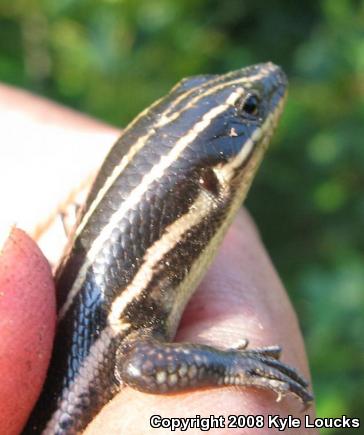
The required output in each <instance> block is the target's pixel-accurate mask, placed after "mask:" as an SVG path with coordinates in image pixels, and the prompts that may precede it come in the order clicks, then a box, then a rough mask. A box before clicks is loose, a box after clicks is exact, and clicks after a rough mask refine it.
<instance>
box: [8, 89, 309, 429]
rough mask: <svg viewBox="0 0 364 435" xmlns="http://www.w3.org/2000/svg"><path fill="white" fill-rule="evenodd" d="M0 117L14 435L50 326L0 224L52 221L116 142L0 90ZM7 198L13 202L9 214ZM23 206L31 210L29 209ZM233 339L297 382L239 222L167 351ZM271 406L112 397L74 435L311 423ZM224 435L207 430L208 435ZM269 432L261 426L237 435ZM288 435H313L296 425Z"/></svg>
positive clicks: (221, 399)
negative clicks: (160, 423)
mask: <svg viewBox="0 0 364 435" xmlns="http://www.w3.org/2000/svg"><path fill="white" fill-rule="evenodd" d="M0 117H1V118H2V119H6V121H7V122H6V123H4V129H3V130H5V131H2V138H3V139H2V140H3V141H4V142H3V143H4V144H6V145H5V148H6V149H5V148H4V149H3V148H2V149H1V151H0V152H1V154H2V156H1V158H0V160H1V162H2V163H0V181H1V183H2V184H1V185H2V186H6V194H7V196H6V202H5V204H8V205H9V207H4V212H5V215H4V214H3V215H2V217H1V221H0V326H1V329H0V334H1V335H2V337H1V339H0V404H1V406H0V433H2V434H17V433H19V431H20V429H21V427H22V426H23V425H24V423H25V421H26V419H27V416H28V415H29V413H30V411H31V408H32V407H33V405H34V403H35V401H36V398H37V395H38V394H39V392H40V389H41V384H42V381H43V379H44V377H45V373H46V369H47V364H48V361H49V357H50V353H51V343H52V337H53V334H54V325H55V318H56V314H55V298H54V287H53V282H52V279H51V273H50V267H49V266H48V263H47V260H46V259H45V257H44V256H43V255H42V253H41V252H40V250H39V249H38V247H37V246H36V244H35V243H34V242H33V241H32V240H31V239H30V238H29V237H28V236H27V235H26V234H25V233H24V232H23V231H21V230H19V229H17V228H14V227H13V229H12V230H10V227H9V223H10V224H11V223H18V226H23V225H22V223H23V222H24V226H25V227H26V229H27V230H28V232H30V233H33V234H35V233H36V231H35V228H38V229H39V225H38V224H39V222H45V221H46V220H47V219H46V214H47V213H48V214H52V213H54V209H55V208H56V206H57V203H59V204H60V203H62V202H64V201H65V200H66V199H67V198H68V197H69V192H70V190H72V188H73V186H74V185H81V184H82V182H83V181H84V180H86V179H87V178H88V177H89V176H90V174H92V173H94V172H95V170H96V168H97V166H98V165H99V162H100V160H102V158H103V156H104V155H105V154H106V152H107V150H108V149H109V148H110V146H111V145H112V143H113V141H114V140H115V139H116V138H117V136H118V134H119V130H117V129H115V128H113V127H110V126H107V125H105V124H102V123H100V122H99V121H96V120H93V119H91V118H88V117H86V116H83V115H80V114H78V113H76V112H73V111H70V110H69V109H65V108H63V107H61V106H58V105H56V104H54V103H51V102H49V101H46V100H42V99H39V98H38V97H35V96H32V95H30V94H27V93H24V92H22V91H19V90H15V89H12V88H9V87H7V86H0ZM7 150H11V151H7ZM16 150H17V151H18V154H16V155H17V157H16V158H14V155H15V154H14V153H16V152H17V151H16ZM32 150H36V151H35V152H33V154H32V157H33V158H32V159H30V158H29V159H28V158H27V157H26V156H27V155H28V154H27V153H29V152H31V151H32ZM86 152H87V157H88V158H85V157H84V155H85V153H86ZM3 153H4V154H3ZM55 153H56V158H55ZM34 155H35V157H34ZM14 162H16V165H14ZM1 165H3V167H1ZM9 177H10V179H9ZM44 179H46V180H47V182H46V183H45V182H44ZM69 179H71V181H70V180H69ZM24 180H26V182H24ZM34 192H36V193H34ZM14 197H16V199H17V200H16V201H13V202H12V201H11V198H14ZM34 203H35V204H37V206H31V205H32V204H34ZM24 216H26V217H27V219H26V220H25V221H24V219H23V217H24ZM37 225H38V227H37ZM57 237H58V236H57ZM44 249H45V252H47V255H48V257H52V258H53V257H56V254H57V252H56V253H54V252H52V249H53V251H55V250H58V251H59V249H60V247H59V246H57V247H54V244H53V243H50V244H49V245H48V246H47V245H44ZM58 253H59V252H58ZM4 325H5V326H4ZM245 338H248V339H249V347H252V348H253V347H261V346H267V345H273V344H279V345H281V346H282V348H283V352H282V360H283V361H284V362H285V363H287V364H290V365H292V366H294V367H296V368H297V369H298V370H299V371H300V372H301V373H302V374H303V375H304V376H305V377H306V378H309V370H308V364H307V359H306V356H305V350H304V345H303V340H302V336H301V333H300V330H299V326H298V322H297V318H296V315H295V313H294V311H293V309H292V306H291V304H290V301H289V299H288V297H287V294H286V292H285V290H284V288H283V286H282V283H281V281H280V280H279V278H278V275H277V273H276V271H275V269H274V267H273V266H272V263H271V261H270V259H269V257H268V255H267V253H266V250H265V248H264V247H263V245H262V242H261V240H260V237H259V234H258V232H257V229H256V227H255V225H254V223H253V222H252V220H251V218H250V217H249V216H248V214H247V212H245V211H243V210H242V211H241V212H240V213H239V215H238V216H237V218H236V220H235V221H234V223H233V225H232V227H231V228H230V230H229V232H228V234H227V236H226V238H225V240H224V242H223V244H222V246H221V248H220V250H219V253H218V255H217V258H216V259H215V261H214V263H213V265H212V267H211V268H210V269H209V271H208V273H207V275H206V277H205V278H204V280H203V282H202V283H201V285H200V286H199V288H198V289H197V291H196V293H195V295H194V296H193V297H192V299H191V301H190V303H189V304H188V306H187V308H186V311H185V313H184V315H183V318H182V322H181V325H180V327H179V330H178V334H177V337H176V340H181V341H189V342H194V343H206V344H210V345H214V346H217V347H221V348H227V347H232V346H234V345H236V344H237V343H239V342H242V340H243V339H245ZM276 398H277V397H276V395H275V394H274V393H272V392H270V391H263V390H257V389H253V388H236V387H235V388H233V387H225V388H209V389H203V390H198V391H189V392H184V393H179V394H173V395H165V396H157V395H149V394H143V393H140V392H137V391H134V390H132V389H130V388H123V389H122V390H121V392H120V393H119V394H118V395H117V396H116V397H115V398H114V399H113V400H112V401H111V402H110V403H109V404H108V405H107V406H106V407H105V408H104V409H103V411H102V412H101V413H100V414H99V415H98V416H97V418H96V419H95V420H94V421H93V422H92V423H91V424H90V425H89V427H88V428H87V430H86V433H87V434H100V433H107V434H110V435H112V434H120V433H129V434H139V435H140V434H148V433H154V434H159V433H168V431H166V430H165V429H151V427H150V424H149V419H150V416H151V415H153V414H159V415H161V416H163V417H194V416H196V415H201V416H203V417H207V416H210V415H216V416H219V415H223V416H225V417H226V416H228V415H231V414H237V415H238V414H244V415H247V414H249V415H250V414H251V415H258V414H260V415H264V416H267V415H268V414H270V415H272V414H279V415H281V416H287V415H293V416H294V417H298V418H301V419H302V418H303V416H304V415H305V414H310V415H311V416H313V414H314V409H313V407H311V408H310V409H309V410H307V411H305V412H303V411H302V404H301V402H300V401H299V400H298V399H297V398H296V397H294V396H292V395H288V396H286V397H284V398H283V399H282V400H281V401H280V402H277V401H276ZM225 422H226V423H227V422H228V420H227V419H226V420H225ZM230 431H232V429H227V428H225V429H212V430H211V431H210V432H209V433H211V434H215V433H216V434H217V433H219V434H224V433H229V432H230ZM276 432H277V429H268V428H267V427H266V426H265V427H264V428H263V429H255V430H254V431H252V430H251V429H248V430H245V429H240V430H239V432H238V433H239V434H244V433H264V434H266V433H276ZM188 433H191V434H193V433H196V434H197V433H200V431H199V430H198V429H195V430H190V431H189V432H188ZM234 433H237V432H236V430H235V431H234ZM295 433H302V434H305V433H316V432H315V431H313V430H312V429H311V430H309V429H305V428H304V427H303V425H302V427H301V428H300V429H299V430H297V429H295Z"/></svg>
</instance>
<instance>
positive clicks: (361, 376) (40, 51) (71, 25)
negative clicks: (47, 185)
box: [0, 0, 364, 434]
mask: <svg viewBox="0 0 364 435" xmlns="http://www.w3.org/2000/svg"><path fill="white" fill-rule="evenodd" d="M267 60H272V61H274V62H275V63H278V64H280V65H282V66H283V67H284V69H285V71H286V72H287V74H288V76H289V80H290V96H289V100H288V104H287V108H286V110H285V114H284V116H283V120H282V124H281V126H280V128H279V131H278V132H277V135H276V136H275V141H274V144H273V146H272V148H271V150H270V152H269V155H268V157H267V158H266V160H265V163H264V165H263V167H262V170H261V172H260V174H259V176H258V178H257V181H256V183H255V185H254V187H253V191H252V192H251V195H250V197H249V200H248V207H249V209H250V210H251V212H252V213H253V215H254V217H255V219H256V221H257V223H258V225H259V227H260V229H261V232H262V234H263V238H264V240H265V242H266V245H267V247H268V250H269V251H270V253H271V255H272V257H273V260H274V262H275V264H276V266H277V268H278V270H279V272H280V274H281V276H282V278H283V281H284V282H285V284H286V286H287V288H288V289H289V291H290V294H291V297H292V298H293V300H294V302H295V306H296V308H297V310H298V313H299V316H300V320H301V324H302V327H303V330H304V334H305V338H306V343H307V347H308V353H309V358H310V362H311V368H312V372H313V378H314V387H315V392H316V397H317V406H318V415H319V416H322V417H330V416H331V417H335V416H340V415H342V414H347V415H349V416H357V417H358V416H360V417H364V412H363V409H364V231H363V230H364V225H363V222H364V195H363V185H364V139H363V138H364V122H363V120H364V2H363V1H350V0H326V1H317V0H306V1H305V2H299V1H293V0H291V1H290V0H287V1H274V2H273V1H272V2H268V1H262V0H254V1H253V0H246V1H243V0H226V1H222V0H179V1H177V0H145V1H138V0H134V1H133V0H12V1H11V2H10V1H8V2H6V1H5V2H4V0H2V1H0V80H2V81H4V82H7V83H10V84H13V85H17V86H20V87H23V88H27V89H30V90H32V91H35V92H38V93H40V94H42V95H45V96H47V97H49V98H52V99H55V100H58V101H60V102H62V103H64V104H67V105H70V106H73V107H75V108H77V109H79V110H82V111H85V112H88V113H90V114H92V115H94V116H96V117H99V118H102V119H104V120H105V121H108V122H111V123H114V124H116V125H118V126H123V125H125V124H126V123H127V122H128V121H130V120H131V118H132V117H133V116H134V115H136V114H137V113H138V112H139V111H140V110H141V109H143V108H144V107H145V106H147V105H148V104H150V103H151V102H152V101H153V100H155V99H156V98H157V97H159V96H161V95H163V94H165V93H166V92H167V91H168V89H169V88H170V87H171V86H172V85H173V84H174V83H175V82H176V81H178V80H179V79H180V78H182V77H184V76H188V75H194V74H200V73H219V72H226V71H228V70H231V69H235V68H240V67H241V66H244V65H247V64H251V63H256V62H262V61H267ZM363 424H364V421H363V420H362V425H363ZM359 431H360V430H357V432H356V433H358V432H359ZM327 432H330V433H335V434H336V433H337V434H339V433H346V432H347V430H343V429H341V430H340V429H330V430H328V431H327Z"/></svg>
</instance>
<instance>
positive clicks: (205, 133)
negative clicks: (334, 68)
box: [24, 63, 312, 435]
mask: <svg viewBox="0 0 364 435" xmlns="http://www.w3.org/2000/svg"><path fill="white" fill-rule="evenodd" d="M286 87H287V84H286V78H285V75H284V73H283V72H282V70H281V69H280V68H279V67H277V66H275V65H273V64H271V63H266V64H260V65H255V66H251V67H248V68H244V69H241V70H238V71H233V72H230V73H228V74H225V75H206V76H197V77H192V78H188V79H184V80H182V81H181V82H180V83H178V84H177V85H176V86H175V87H174V88H173V89H172V90H171V92H170V93H169V94H168V95H167V96H166V97H164V98H162V99H160V100H158V101H157V102H156V103H154V104H153V105H152V106H151V107H149V108H148V109H147V110H145V111H144V112H142V113H141V114H140V115H139V116H138V117H137V118H136V119H135V120H134V121H133V122H132V123H131V124H130V125H129V126H128V127H127V128H126V129H125V130H124V131H123V133H122V135H121V137H120V138H119V140H118V141H117V142H116V144H115V145H114V147H113V148H112V150H111V151H110V153H109V155H108V157H107V158H106V160H105V162H104V164H103V166H102V168H101V170H100V172H99V174H98V176H97V178H96V180H95V182H94V185H93V187H92V189H91V192H90V194H89V196H88V199H87V201H86V204H85V206H84V208H83V211H82V213H81V215H80V218H79V222H78V226H77V228H76V230H75V232H74V234H73V237H72V244H71V245H70V246H71V248H70V249H69V250H68V252H67V253H66V255H65V257H64V259H63V261H62V263H61V265H60V267H59V270H58V272H57V277H56V281H57V292H58V293H57V303H58V327H57V333H56V338H55V344H54V352H53V356H52V360H51V364H50V369H49V373H48V375H47V379H46V382H45V386H44V389H43V392H42V394H41V397H40V399H39V401H38V403H37V405H36V408H35V410H34V411H33V413H32V415H31V417H30V419H29V421H28V424H27V426H26V428H25V430H24V433H25V434H34V433H36V434H39V433H42V434H48V435H50V434H53V435H54V434H56V435H61V434H62V435H65V434H67V435H68V434H77V433H81V432H82V431H83V430H84V429H85V428H86V426H87V425H88V423H89V422H90V421H91V420H92V419H93V418H94V416H95V415H96V414H97V413H98V412H99V411H100V410H101V409H102V407H103V406H104V405H105V404H106V403H107V402H108V401H109V400H110V399H111V398H112V397H113V396H114V395H115V394H116V393H117V392H118V391H120V389H121V388H122V387H123V386H124V385H128V386H131V387H132V388H135V389H138V390H140V391H144V392H148V393H154V394H159V393H165V392H173V391H180V390H184V389H189V388H199V387H202V386H204V387H206V386H222V385H241V386H257V387H261V388H267V389H270V390H273V391H275V392H277V393H278V394H279V395H282V394H286V393H289V392H291V393H293V394H295V395H296V396H298V397H299V398H300V399H301V400H302V401H303V402H304V403H305V404H307V403H309V402H310V401H311V400H312V396H311V394H310V393H309V391H308V388H307V387H308V385H307V382H306V381H305V380H304V379H303V378H302V377H301V376H300V375H299V374H298V373H297V372H296V371H295V370H294V369H293V368H290V367H288V366H287V365H285V364H284V363H282V362H281V361H279V354H280V348H279V347H278V346H271V347H267V348H262V349H247V348H245V347H244V346H240V347H237V348H234V349H226V350H219V349H215V348H212V347H209V346H206V345H194V344H189V343H171V341H172V340H173V337H174V335H175V332H176V329H177V326H178V323H179V320H180V318H181V315H182V313H183V310H184V307H185V305H186V303H187V301H188V300H189V298H190V297H191V295H192V293H193V291H194V290H195V288H196V286H197V285H198V283H199V282H200V280H201V278H202V276H203V275H204V273H205V271H206V269H207V267H208V265H209V264H210V262H211V260H212V258H213V256H214V254H215V252H216V249H217V247H218V246H219V243H220V242H221V240H222V238H223V236H224V234H225V232H226V230H227V228H228V226H229V224H230V222H231V221H232V219H233V217H234V215H235V213H236V212H237V210H238V208H239V207H240V205H241V203H242V201H243V199H244V197H245V196H246V193H247V191H248V188H249V186H250V184H251V182H252V179H253V176H254V174H255V172H256V169H257V166H258V165H259V163H260V161H261V158H262V156H263V153H264V151H265V149H266V148H267V145H268V142H269V140H270V137H271V135H272V133H273V131H274V128H275V126H276V124H277V121H278V118H279V116H280V114H281V111H282V108H283V104H284V99H285V95H286Z"/></svg>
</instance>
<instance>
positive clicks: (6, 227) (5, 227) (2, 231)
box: [0, 221, 15, 255]
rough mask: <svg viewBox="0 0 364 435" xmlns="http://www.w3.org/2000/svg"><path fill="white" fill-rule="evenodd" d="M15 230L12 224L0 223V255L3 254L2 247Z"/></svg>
mask: <svg viewBox="0 0 364 435" xmlns="http://www.w3.org/2000/svg"><path fill="white" fill-rule="evenodd" d="M14 228H15V223H14V222H11V223H10V222H5V221H1V222H0V255H1V254H2V252H3V249H4V246H5V244H6V242H7V240H8V239H9V237H10V234H11V232H12V231H13V229H14Z"/></svg>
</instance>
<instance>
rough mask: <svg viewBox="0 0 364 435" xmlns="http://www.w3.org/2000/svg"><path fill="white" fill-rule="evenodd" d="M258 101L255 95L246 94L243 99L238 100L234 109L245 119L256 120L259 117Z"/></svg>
mask: <svg viewBox="0 0 364 435" xmlns="http://www.w3.org/2000/svg"><path fill="white" fill-rule="evenodd" d="M259 106H260V100H259V97H258V96H257V95H256V94H248V95H247V96H246V97H244V98H241V99H240V98H239V99H238V101H237V102H236V108H237V109H238V111H239V113H240V114H241V115H242V116H245V117H247V118H257V117H258V115H259Z"/></svg>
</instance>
